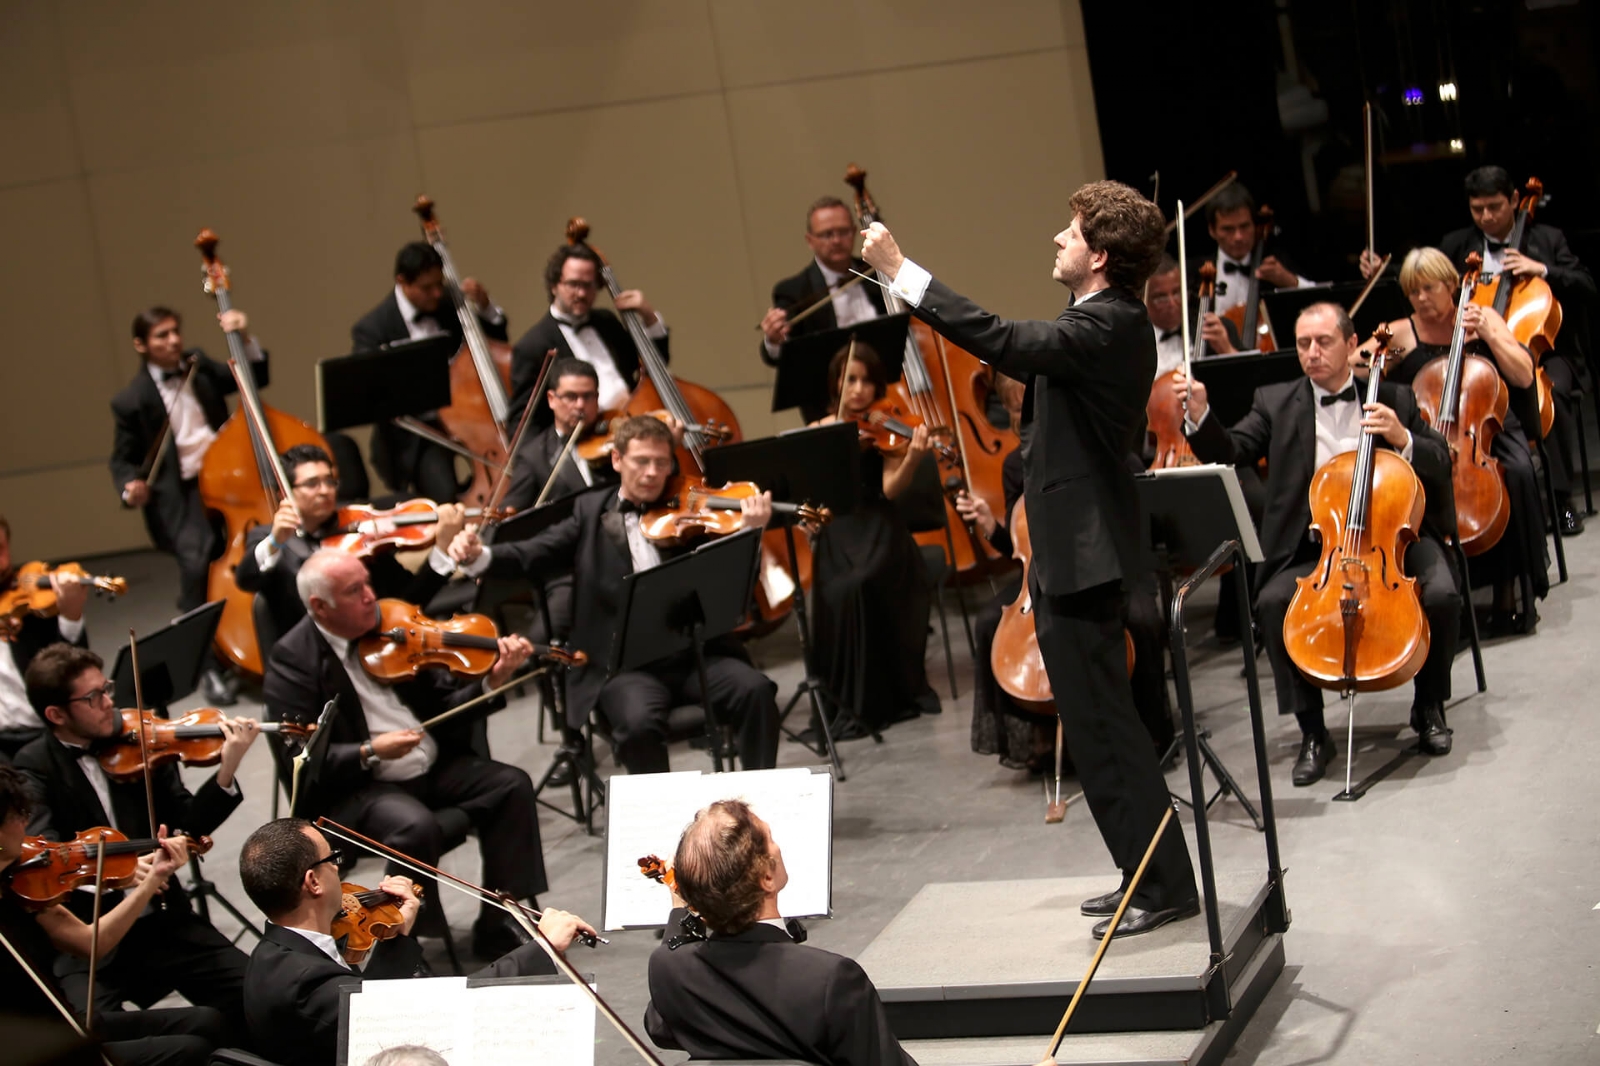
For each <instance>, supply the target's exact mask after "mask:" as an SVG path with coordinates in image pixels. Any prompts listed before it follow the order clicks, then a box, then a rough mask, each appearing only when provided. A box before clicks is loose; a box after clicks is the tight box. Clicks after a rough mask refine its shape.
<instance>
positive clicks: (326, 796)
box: [261, 615, 547, 899]
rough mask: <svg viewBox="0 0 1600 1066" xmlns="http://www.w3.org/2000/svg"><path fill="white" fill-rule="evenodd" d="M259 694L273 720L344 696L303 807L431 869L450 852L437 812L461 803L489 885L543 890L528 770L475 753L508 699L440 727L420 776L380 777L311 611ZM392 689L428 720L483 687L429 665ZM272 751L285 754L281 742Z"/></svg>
mask: <svg viewBox="0 0 1600 1066" xmlns="http://www.w3.org/2000/svg"><path fill="white" fill-rule="evenodd" d="M261 691H262V699H263V701H264V702H265V703H266V705H267V718H268V720H269V721H274V722H300V723H309V722H315V721H316V720H317V717H318V716H319V715H320V714H321V713H322V708H323V706H324V705H325V704H326V703H327V702H328V701H329V700H330V699H335V698H337V699H338V701H339V709H338V711H337V712H335V714H334V717H333V722H332V724H331V725H330V726H329V727H328V729H329V742H328V746H327V747H326V748H325V749H324V751H325V755H324V757H323V760H322V766H321V773H320V776H319V778H318V780H317V782H316V784H315V786H314V787H307V786H306V785H304V784H302V790H303V792H304V794H303V796H302V797H301V800H300V802H299V803H298V805H297V807H296V813H298V814H301V815H303V816H307V817H315V816H317V815H321V814H326V815H328V816H329V817H331V818H333V819H334V820H335V821H338V822H343V823H344V824H346V825H348V826H351V827H352V828H355V829H357V830H359V831H361V832H363V833H366V834H367V835H369V836H373V837H376V838H377V839H379V840H381V841H383V842H384V843H386V844H388V845H389V846H390V847H392V848H396V849H398V850H399V851H403V852H405V853H407V854H409V855H413V856H415V857H416V858H418V859H420V860H422V861H423V862H425V863H428V864H429V865H433V864H436V863H437V862H438V861H439V856H440V854H441V853H442V852H443V850H444V840H443V836H442V833H441V830H440V827H439V823H438V821H437V820H436V819H435V818H434V817H433V815H432V812H433V811H436V810H440V809H442V808H444V807H459V808H461V810H463V811H464V812H466V814H467V815H468V816H469V817H471V819H472V821H473V824H474V825H476V826H477V829H478V844H479V850H480V851H481V852H482V853H483V868H484V881H485V884H487V885H488V886H489V887H491V888H494V889H497V890H500V891H506V892H510V893H511V894H512V895H513V896H516V897H517V898H519V899H521V898H527V897H531V896H535V895H537V894H539V893H540V892H543V891H544V890H545V889H546V887H547V884H546V881H545V872H544V852H543V849H542V847H541V845H540V843H539V820H538V817H537V816H536V814H535V812H534V797H533V782H532V781H531V780H529V778H528V775H527V774H526V773H525V772H524V771H522V770H519V769H518V768H516V767H514V766H507V765H506V764H504V763H498V762H494V761H493V760H490V759H487V758H482V757H480V756H478V755H476V754H474V752H473V737H474V730H475V726H476V725H477V724H478V722H479V720H481V719H482V717H483V716H484V715H485V714H488V713H489V712H490V711H491V710H496V709H498V708H500V707H503V706H505V699H504V697H496V698H495V699H493V700H490V701H487V702H486V703H485V704H484V705H483V706H482V707H481V708H479V709H478V710H476V711H474V712H468V713H463V714H462V715H460V716H459V717H457V718H453V719H451V720H450V721H449V722H446V723H444V724H442V725H441V726H439V727H438V728H437V729H435V730H433V731H432V735H433V736H434V739H435V740H436V741H437V742H438V745H439V753H438V757H437V758H436V759H435V760H434V762H433V765H432V766H430V767H429V768H428V770H427V771H426V772H425V773H423V774H422V775H421V776H420V777H416V778H413V779H411V780H408V781H383V780H379V779H378V778H377V777H376V776H375V775H374V774H373V772H372V771H371V770H365V769H362V767H361V745H362V744H363V743H365V742H366V741H368V740H371V739H372V731H371V730H370V729H369V728H368V725H367V716H366V712H365V711H364V710H363V708H362V704H361V698H360V696H359V695H358V694H357V692H356V689H355V686H354V685H352V684H351V683H350V675H349V673H347V672H346V670H345V665H344V663H343V662H341V661H340V659H339V657H338V656H337V655H336V654H335V653H334V650H333V648H332V646H331V645H329V643H328V641H327V640H326V639H325V638H324V637H323V635H322V632H321V630H319V629H317V627H316V624H315V622H314V621H313V620H312V618H311V617H310V616H309V615H307V616H306V617H305V618H302V619H301V620H300V621H299V622H297V623H295V625H294V626H293V628H291V629H290V630H289V631H288V632H287V633H285V634H283V636H282V637H280V638H279V640H278V643H277V645H276V646H275V647H274V648H273V649H272V657H271V658H270V659H269V660H268V662H267V669H266V675H265V676H264V677H263V678H262V682H261ZM394 692H395V695H396V696H398V697H399V699H400V702H401V703H402V704H404V705H405V706H406V707H407V708H409V709H410V710H411V712H412V713H413V714H415V715H416V716H417V719H418V720H419V721H423V722H426V721H427V720H428V719H429V718H432V717H434V716H435V715H438V714H442V713H443V712H445V711H447V710H449V709H450V708H452V707H457V706H459V705H461V704H463V703H465V702H466V701H467V700H469V699H472V698H473V697H475V696H478V695H480V694H481V693H482V692H483V685H482V683H481V682H478V681H469V682H457V681H456V680H455V679H454V678H453V677H452V676H451V675H450V674H449V672H447V671H445V670H443V669H439V668H430V669H425V670H422V671H420V672H419V673H418V674H417V676H416V678H415V679H414V680H410V681H402V682H399V683H397V684H395V685H394ZM274 751H275V752H276V753H279V754H282V753H284V748H283V747H282V746H279V747H275V748H274ZM278 765H279V774H280V776H281V777H282V778H283V781H284V786H285V787H289V786H290V784H291V781H292V777H291V775H290V766H289V763H288V760H287V759H283V758H280V760H279V764H278Z"/></svg>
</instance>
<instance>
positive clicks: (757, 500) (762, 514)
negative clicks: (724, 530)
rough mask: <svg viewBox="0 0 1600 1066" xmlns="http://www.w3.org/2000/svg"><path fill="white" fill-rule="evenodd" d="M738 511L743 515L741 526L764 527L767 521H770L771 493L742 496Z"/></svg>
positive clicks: (749, 527) (747, 527)
mask: <svg viewBox="0 0 1600 1066" xmlns="http://www.w3.org/2000/svg"><path fill="white" fill-rule="evenodd" d="M739 511H740V512H741V514H742V515H743V518H742V519H741V522H742V524H743V528H745V529H765V528H766V526H767V523H768V522H770V521H772V493H770V492H763V493H762V494H761V495H759V496H746V497H744V499H742V500H740V501H739Z"/></svg>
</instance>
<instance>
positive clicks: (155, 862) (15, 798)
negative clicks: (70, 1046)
mask: <svg viewBox="0 0 1600 1066" xmlns="http://www.w3.org/2000/svg"><path fill="white" fill-rule="evenodd" d="M31 812H32V801H31V800H30V799H29V797H28V786H27V780H26V779H25V778H24V777H23V775H22V771H20V770H17V769H15V768H13V767H10V766H0V934H3V935H4V936H5V939H6V940H7V941H8V942H10V944H11V946H12V947H13V948H15V949H16V950H18V951H19V952H21V953H22V955H23V957H24V958H25V959H26V960H27V966H28V970H31V971H32V976H31V977H30V976H29V973H28V971H27V970H24V969H23V966H22V965H21V964H20V963H18V962H17V960H16V959H14V958H13V957H12V956H11V955H10V953H9V952H4V951H0V1008H3V1009H4V1011H5V1012H6V1013H7V1014H11V1015H24V1016H27V1017H29V1018H35V1019H38V1020H40V1021H51V1022H62V1023H63V1024H64V1023H65V1022H64V1019H63V1018H62V1017H61V1013H60V1011H59V1010H57V1009H56V1007H55V1006H54V1005H53V1004H52V1003H51V1002H50V1000H49V999H48V998H47V997H46V996H45V994H44V992H43V991H41V990H40V988H39V987H38V986H37V985H36V984H35V983H34V978H38V979H39V980H40V981H42V982H43V983H44V984H45V986H46V987H47V988H49V990H50V994H51V995H53V996H55V998H56V999H57V1000H58V1001H59V1002H60V1003H61V1004H62V1005H63V1006H67V1007H68V1009H71V1006H70V1003H71V1001H70V1000H69V999H68V998H67V996H66V994H65V993H64V992H63V991H62V990H61V987H60V986H59V985H58V984H57V983H56V980H55V977H54V969H55V960H56V957H57V955H58V954H60V955H70V956H74V957H76V958H81V959H87V958H88V957H89V955H90V952H91V951H93V950H98V952H99V958H100V960H101V961H102V962H104V961H105V959H106V957H107V956H108V955H110V954H111V953H112V952H113V951H115V950H116V948H117V945H119V944H120V943H122V940H123V938H124V937H125V936H127V935H128V930H130V929H132V928H133V925H134V923H135V922H136V921H138V920H139V915H140V914H141V913H142V912H143V911H144V909H145V908H146V907H149V906H151V905H152V904H153V903H154V902H155V901H157V900H158V899H159V898H160V896H161V893H162V891H163V890H164V889H165V888H166V886H167V882H168V880H169V879H170V878H171V877H172V875H173V874H174V873H175V872H176V871H178V870H179V869H182V867H183V864H184V863H186V862H188V854H189V853H188V849H187V847H185V845H184V841H183V840H182V839H173V840H167V839H165V837H166V833H165V832H162V833H161V834H160V835H161V837H162V838H163V842H162V845H161V847H160V848H159V849H157V850H156V851H153V852H151V853H149V854H148V855H141V856H140V857H139V861H138V867H137V872H136V877H137V881H136V882H135V884H134V885H133V886H132V887H131V888H127V889H124V890H122V891H120V892H118V893H116V895H117V896H119V897H121V898H120V900H117V901H115V902H113V901H112V900H110V899H106V900H104V901H103V907H104V909H103V910H102V911H101V914H100V932H99V936H98V938H96V937H95V936H94V934H93V933H92V931H91V930H90V928H89V926H88V924H87V923H85V922H84V921H83V920H82V919H81V918H79V917H78V916H77V915H76V914H74V913H73V912H72V911H70V910H68V909H67V908H66V907H64V906H62V905H61V904H59V903H57V904H54V905H52V906H48V907H46V908H44V909H43V910H41V911H37V912H34V913H29V912H28V911H27V910H25V909H24V908H23V906H22V904H21V902H20V901H19V900H18V899H17V898H16V897H15V896H14V895H13V894H12V893H11V892H9V891H8V890H7V887H6V886H7V884H8V880H7V879H8V878H9V876H10V868H11V867H12V865H13V864H14V863H16V862H17V860H18V859H19V857H20V856H21V854H22V846H23V840H24V838H25V837H26V836H27V835H28V818H29V816H30V814H31ZM82 1021H83V1018H82V1015H81V1014H79V1015H78V1022H79V1024H82ZM223 1027H224V1021H223V1017H222V1015H221V1014H220V1013H218V1012H217V1011H216V1010H214V1009H212V1008H211V1007H174V1008H168V1009H161V1010H139V1011H124V1010H112V1011H96V1013H95V1016H94V1025H93V1027H92V1030H91V1032H92V1034H93V1035H94V1036H95V1037H97V1038H98V1039H100V1040H102V1041H104V1043H102V1044H101V1045H100V1049H101V1050H102V1051H103V1052H105V1054H106V1056H107V1057H108V1058H110V1060H111V1061H112V1062H114V1063H118V1064H119V1066H134V1064H145V1063H148V1064H151V1066H154V1064H156V1063H162V1064H180V1063H181V1064H191V1066H203V1064H204V1063H205V1062H206V1061H207V1059H208V1058H209V1057H210V1054H211V1052H212V1051H214V1050H216V1047H217V1045H218V1044H220V1043H222V1039H223Z"/></svg>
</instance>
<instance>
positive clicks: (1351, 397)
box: [1317, 381, 1359, 407]
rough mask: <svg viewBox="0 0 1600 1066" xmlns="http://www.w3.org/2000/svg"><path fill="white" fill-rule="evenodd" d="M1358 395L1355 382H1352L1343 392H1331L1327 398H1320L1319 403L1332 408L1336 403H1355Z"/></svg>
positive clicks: (1318, 398)
mask: <svg viewBox="0 0 1600 1066" xmlns="http://www.w3.org/2000/svg"><path fill="white" fill-rule="evenodd" d="M1357 395H1359V394H1358V393H1357V392H1356V385H1355V382H1353V381H1352V382H1351V383H1350V384H1348V385H1346V386H1345V387H1344V391H1343V392H1330V393H1329V394H1328V395H1326V396H1319V397H1317V402H1318V403H1320V404H1322V406H1324V407H1332V406H1333V405H1334V404H1336V403H1355V402H1356V396H1357Z"/></svg>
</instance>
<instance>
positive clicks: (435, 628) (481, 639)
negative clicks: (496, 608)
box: [357, 599, 589, 682]
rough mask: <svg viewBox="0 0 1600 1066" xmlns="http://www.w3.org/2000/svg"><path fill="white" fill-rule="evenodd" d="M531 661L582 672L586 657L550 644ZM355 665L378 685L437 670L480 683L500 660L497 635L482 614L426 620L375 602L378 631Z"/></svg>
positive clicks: (365, 641) (400, 603)
mask: <svg viewBox="0 0 1600 1066" xmlns="http://www.w3.org/2000/svg"><path fill="white" fill-rule="evenodd" d="M533 650H534V656H535V657H536V658H539V659H542V660H545V661H546V662H552V663H556V664H557V665H560V666H582V665H583V664H584V663H587V662H588V661H589V656H588V655H587V654H586V653H584V652H581V651H569V650H568V649H566V648H561V647H557V646H555V645H551V644H535V645H534V646H533ZM357 651H358V653H359V654H360V656H361V665H362V667H363V668H365V670H366V671H367V673H368V674H370V675H372V676H373V677H375V678H377V679H378V680H379V681H386V682H393V681H402V680H406V679H408V678H413V677H416V676H417V674H418V672H420V671H422V670H425V669H427V668H428V667H430V666H442V667H444V668H445V669H447V670H449V671H450V672H451V673H453V674H456V675H458V676H461V677H482V676H483V675H484V674H487V673H488V672H489V671H490V670H492V669H494V664H495V660H497V659H498V658H499V657H500V631H499V630H498V629H496V628H495V624H494V620H493V619H491V618H490V617H489V616H488V615H482V614H458V615H455V616H454V617H452V618H445V619H439V618H429V617H428V616H427V615H425V614H423V613H422V608H420V607H418V606H416V605H415V604H410V603H407V602H406V601H405V600H396V599H382V600H379V601H378V628H377V631H376V632H374V633H372V634H371V635H369V636H365V637H362V638H361V641H360V643H359V644H358V645H357Z"/></svg>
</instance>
